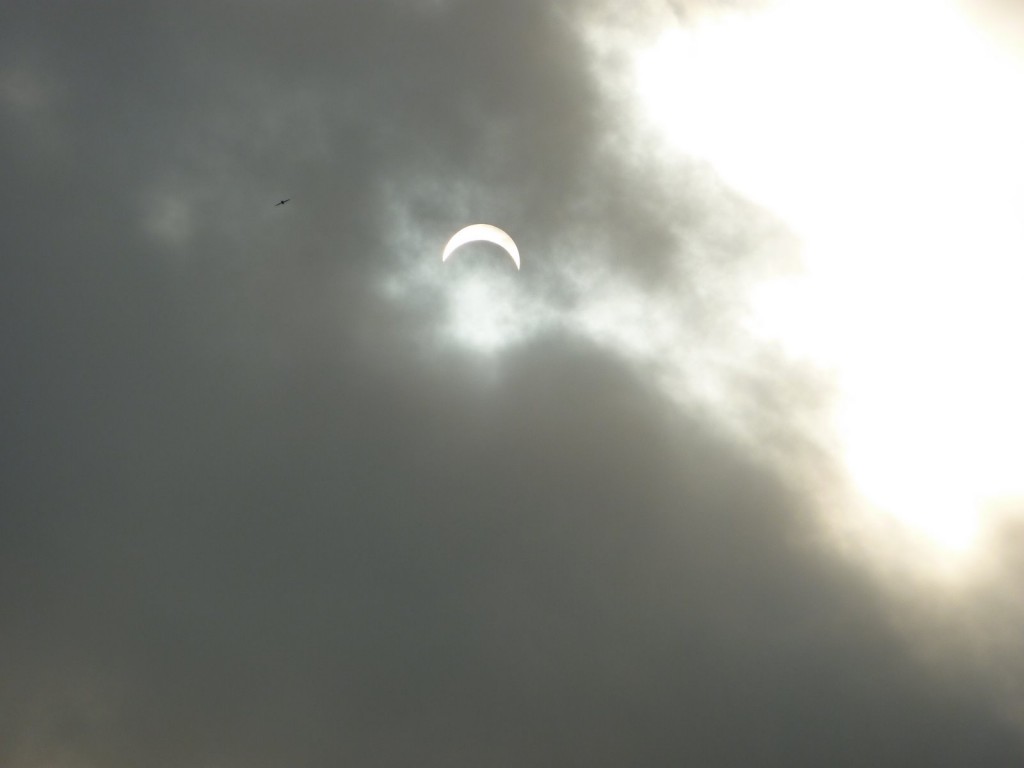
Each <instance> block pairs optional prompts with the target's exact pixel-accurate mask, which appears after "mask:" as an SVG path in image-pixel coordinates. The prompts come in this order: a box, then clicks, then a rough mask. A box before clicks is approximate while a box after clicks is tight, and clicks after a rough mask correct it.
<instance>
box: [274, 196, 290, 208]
mask: <svg viewBox="0 0 1024 768" xmlns="http://www.w3.org/2000/svg"><path fill="white" fill-rule="evenodd" d="M288 200H291V198H290V197H289V198H288V199H287V200H282V201H281V202H280V203H274V207H275V208H277V206H279V205H284V204H285V203H287V202H288Z"/></svg>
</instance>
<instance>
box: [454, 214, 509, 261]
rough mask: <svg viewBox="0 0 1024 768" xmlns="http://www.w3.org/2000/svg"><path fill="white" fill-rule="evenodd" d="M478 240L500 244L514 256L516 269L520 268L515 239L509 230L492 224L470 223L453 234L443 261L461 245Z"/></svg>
mask: <svg viewBox="0 0 1024 768" xmlns="http://www.w3.org/2000/svg"><path fill="white" fill-rule="evenodd" d="M476 240H486V241H487V242H489V243H494V244H495V245H500V246H501V247H502V248H504V249H505V251H506V252H507V253H508V255H509V256H511V257H512V261H514V262H515V263H516V269H519V248H517V247H516V243H515V241H514V240H513V239H512V238H511V237H510V236H509V234H508V232H506V231H505V230H503V229H498V228H497V227H495V226H492V225H490V224H470V225H469V226H468V227H463V228H462V229H460V230H459V231H458V232H456V233H455V234H454V235H452V239H451V240H449V241H448V244H447V245H446V246H445V247H444V253H442V254H441V261H446V260H447V259H448V257H449V256H451V255H452V253H453V252H454V251H455V249H456V248H458V247H459V246H462V245H465V244H466V243H472V242H474V241H476Z"/></svg>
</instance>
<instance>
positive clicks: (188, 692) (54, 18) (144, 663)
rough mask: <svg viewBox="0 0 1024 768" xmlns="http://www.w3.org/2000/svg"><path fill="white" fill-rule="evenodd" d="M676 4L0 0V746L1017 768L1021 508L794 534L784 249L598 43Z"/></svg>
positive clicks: (815, 521) (792, 249)
mask: <svg viewBox="0 0 1024 768" xmlns="http://www.w3.org/2000/svg"><path fill="white" fill-rule="evenodd" d="M677 6H678V8H679V9H681V10H677V13H676V14H672V13H670V12H669V10H668V6H658V5H656V4H653V3H652V4H649V5H638V6H636V10H635V13H634V11H632V10H631V11H629V12H627V11H626V10H624V8H616V7H615V6H614V5H613V4H602V3H597V2H593V3H589V2H582V0H580V1H578V2H565V3H553V2H539V1H533V0H523V1H522V2H511V1H502V0H481V1H480V2H460V1H458V0H437V1H436V2H426V1H424V2H417V3H414V2H397V1H392V2H292V3H287V4H286V3H278V2H270V1H269V0H264V1H263V2H253V3H245V4H242V3H232V2H217V3H209V2H202V3H200V2H194V3H193V2H176V3H161V4H153V3H138V2H134V3H107V4H103V5H102V6H95V5H93V6H88V5H85V4H81V3H70V2H52V3H28V2H8V3H6V4H5V6H4V8H3V9H2V10H0V168H3V169H4V172H3V173H4V183H3V185H2V189H0V201H2V210H3V214H2V215H3V225H2V227H0V327H2V328H3V332H2V333H0V362H2V365H3V387H2V389H0V419H2V421H0V435H2V438H0V681H2V684H0V763H2V764H3V765H5V766H10V767H11V768H36V767H37V766H39V767H40V768H41V766H61V767H64V766H66V767H67V768H92V766H96V767H97V768H99V767H100V766H103V767H105V768H106V767H110V768H119V767H120V766H135V765H146V766H154V767H155V768H163V767H165V766H166V768H178V767H179V766H180V767H181V768H185V767H186V766H189V767H191V766H209V767H210V768H214V767H225V768H233V767H234V766H239V767H241V766H247V767H249V768H270V767H271V766H285V765H287V766H292V767H294V766H310V767H313V766H327V765H370V766H381V767H382V768H383V767H385V766H413V765H415V766H427V767H429V766H459V765H488V766H506V765H507V766H523V765H531V766H542V765H544V766H546V765H550V766H564V765H591V766H621V765H638V766H648V765H649V766H662V765H664V766H678V765H690V764H693V765H704V766H751V765H778V766H820V765H838V766H843V765H849V766H864V765H871V766H906V765H929V766H946V765H948V766H964V765H985V766H1002V765H1005V766H1016V765H1020V762H1021V758H1022V757H1024V714H1022V713H1024V708H1022V702H1024V693H1022V691H1024V688H1022V686H1024V669H1022V668H1021V664H1020V658H1021V656H1020V655H1019V651H1020V650H1021V648H1020V644H1021V634H1020V630H1021V627H1022V623H1021V619H1022V616H1024V605H1022V604H1021V601H1020V597H1019V591H1018V586H1017V585H1018V584H1019V583H1020V576H1021V575H1022V574H1021V573H1020V566H1019V563H1020V554H1021V552H1022V551H1024V539H1022V538H1021V537H1020V530H1019V525H1018V526H1017V527H1016V528H1014V527H1013V525H1011V523H1009V522H1007V523H1006V524H1005V526H1004V527H1003V528H1001V529H1000V530H999V536H998V544H997V545H993V547H992V549H991V553H990V556H989V559H988V561H987V565H986V569H985V570H984V574H983V575H982V576H979V577H978V578H977V579H976V581H975V582H973V583H972V586H970V587H969V588H968V587H957V588H951V589H950V590H945V591H944V590H941V589H938V588H937V587H936V585H935V582H934V581H933V580H931V579H928V578H924V577H919V575H918V574H917V572H916V571H915V570H914V569H913V568H910V567H908V568H907V570H906V571H902V570H900V568H901V566H900V565H892V564H889V561H885V563H886V565H879V558H878V557H876V553H873V552H867V551H866V546H865V545H862V544H861V543H849V542H847V544H848V546H844V545H843V542H842V541H839V540H837V537H836V536H835V535H834V533H835V530H836V529H837V528H841V527H842V525H843V523H842V519H840V518H841V513H840V510H841V509H842V508H843V506H844V504H845V503H846V502H845V498H846V497H845V494H846V493H847V490H848V489H847V488H846V487H845V485H844V484H843V479H842V471H841V469H840V468H839V467H837V466H836V462H835V457H834V456H833V455H832V454H830V452H829V450H828V439H827V437H826V435H827V430H826V429H825V427H824V426H823V425H824V424H826V422H827V413H828V406H829V403H830V402H831V400H832V398H833V397H834V395H835V391H834V382H833V381H832V380H831V379H830V377H829V376H828V374H827V373H825V372H822V371H821V370H820V369H818V368H816V367H814V366H809V365H808V366H805V365H803V364H802V363H800V362H799V361H797V360H794V359H793V358H792V357H790V356H787V355H786V354H785V353H784V351H783V350H781V349H780V348H779V347H778V346H777V345H773V344H771V343H769V342H766V341H764V340H763V339H761V338H759V337H758V336H757V335H756V334H752V333H751V332H750V331H749V329H748V327H747V326H746V325H745V318H746V312H747V308H746V306H745V304H744V301H745V299H744V297H745V296H746V295H747V294H746V291H747V288H748V287H749V286H750V285H752V284H754V283H756V282H757V281H758V280H761V279H764V278H765V277H770V276H776V275H785V274H789V273H790V272H792V271H794V270H796V269H798V266H799V259H800V255H799V254H800V249H799V243H798V239H797V237H796V236H795V235H794V234H793V233H792V232H791V231H790V230H789V229H788V228H787V226H786V224H785V223H784V222H783V221H782V220H781V219H779V218H778V217H777V216H775V215H774V214H772V213H771V212H769V211H768V210H766V209H764V208H760V207H758V206H757V205H755V204H754V203H752V202H750V201H749V200H747V199H746V198H744V196H743V195H742V194H740V193H739V192H738V191H736V190H734V189H731V188H730V187H729V185H728V184H726V183H725V181H723V180H722V179H721V178H719V177H718V176H717V175H716V173H715V171H714V169H713V168H710V167H709V166H708V165H707V164H706V163H701V162H698V161H696V160H692V159H686V158H685V157H681V156H668V155H661V154H659V151H658V150H657V147H656V145H654V144H652V143H651V142H650V141H649V138H650V137H649V135H648V134H647V133H646V131H647V128H645V127H644V125H643V124H642V121H641V120H640V119H639V118H638V117H637V116H635V115H633V114H632V113H630V112H629V111H628V110H625V109H624V104H626V103H627V98H626V95H625V93H624V91H623V88H624V86H623V85H622V83H621V82H620V81H619V80H616V73H618V75H619V76H622V77H623V78H625V74H624V73H625V67H626V64H625V63H624V62H622V61H619V60H618V59H617V58H616V56H617V55H618V54H617V53H616V51H618V50H619V49H618V48H617V47H615V46H612V47H610V48H607V49H602V42H601V41H602V40H603V39H604V38H602V35H604V34H607V35H608V39H611V38H612V36H613V33H614V34H616V35H627V36H628V35H634V34H635V35H637V36H638V37H642V35H643V34H644V33H645V31H646V30H649V29H650V28H652V27H656V26H657V25H658V24H663V23H668V22H669V21H670V20H672V19H677V18H681V19H686V18H689V17H690V16H691V15H692V14H694V13H697V12H699V11H701V10H702V9H704V8H705V6H702V5H701V4H699V3H693V4H689V5H687V4H682V3H679V4H677ZM630 8H631V9H632V8H633V6H630ZM608 25H614V26H608ZM616 39H618V38H616ZM602 51H603V52H602ZM622 82H624V79H623V81H622ZM286 197H290V198H292V201H291V202H290V203H289V204H288V205H287V206H282V207H274V203H275V202H277V201H278V200H281V199H283V198H286ZM476 221H484V222H489V223H492V224H495V225H497V226H500V227H502V228H503V229H506V230H507V231H508V232H509V233H510V234H511V235H512V236H513V237H514V238H515V239H516V242H517V243H518V246H519V249H520V251H521V253H522V271H521V272H518V273H517V272H516V271H515V269H514V267H513V266H512V265H511V263H510V262H509V261H508V259H507V256H502V255H501V254H500V252H498V251H497V250H496V249H494V250H492V248H491V247H490V246H484V245H467V246H464V247H463V248H462V249H460V250H459V251H458V252H457V253H456V254H455V256H453V257H452V259H450V260H449V262H448V263H446V264H444V265H443V266H442V264H441V262H440V252H441V248H442V247H443V245H444V242H445V240H446V239H447V237H449V236H450V235H451V234H452V233H453V232H454V231H456V230H457V229H459V228H460V227H462V226H464V225H466V224H469V223H473V222H476ZM830 500H831V501H832V502H834V506H830ZM1011 511H1012V512H1016V511H1017V510H1016V509H1014V510H1011ZM1008 519H1009V520H1012V519H1014V518H1013V517H1012V515H1008ZM857 541H858V542H859V541H860V540H857Z"/></svg>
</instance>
